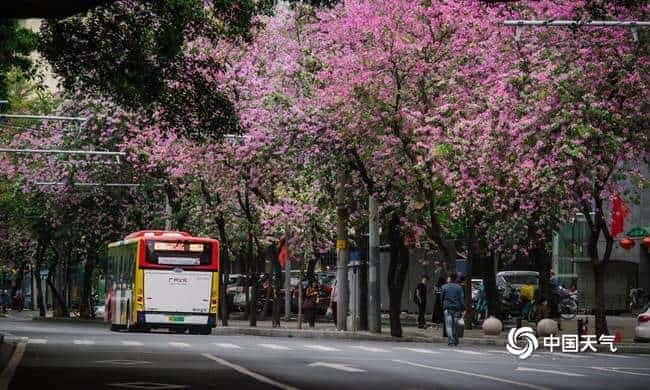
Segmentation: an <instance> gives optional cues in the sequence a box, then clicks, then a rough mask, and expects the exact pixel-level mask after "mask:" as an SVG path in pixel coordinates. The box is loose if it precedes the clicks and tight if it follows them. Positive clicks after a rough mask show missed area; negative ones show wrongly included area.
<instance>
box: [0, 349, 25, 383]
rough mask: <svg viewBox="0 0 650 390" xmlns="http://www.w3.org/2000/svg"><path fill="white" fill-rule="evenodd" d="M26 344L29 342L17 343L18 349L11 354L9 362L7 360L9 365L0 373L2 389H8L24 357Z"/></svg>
mask: <svg viewBox="0 0 650 390" xmlns="http://www.w3.org/2000/svg"><path fill="white" fill-rule="evenodd" d="M26 345H27V343H18V344H16V349H14V353H13V355H11V358H10V359H9V362H7V366H6V367H5V369H4V370H2V374H0V390H7V388H9V383H10V382H11V379H12V378H13V377H14V373H15V372H16V368H17V367H18V365H19V364H20V361H21V360H22V358H23V354H24V353H25V346H26Z"/></svg>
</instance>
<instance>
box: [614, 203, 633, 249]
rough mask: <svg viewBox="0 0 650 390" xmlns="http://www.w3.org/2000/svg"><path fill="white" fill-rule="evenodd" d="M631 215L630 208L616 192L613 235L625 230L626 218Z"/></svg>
mask: <svg viewBox="0 0 650 390" xmlns="http://www.w3.org/2000/svg"><path fill="white" fill-rule="evenodd" d="M628 215H630V210H629V209H628V208H627V207H626V206H625V203H623V199H621V197H620V196H619V195H618V194H616V195H615V196H614V199H613V200H612V237H613V238H616V236H617V235H618V234H619V233H621V232H623V229H624V227H623V226H624V224H625V218H627V216H628Z"/></svg>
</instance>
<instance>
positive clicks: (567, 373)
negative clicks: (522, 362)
mask: <svg viewBox="0 0 650 390" xmlns="http://www.w3.org/2000/svg"><path fill="white" fill-rule="evenodd" d="M516 371H532V372H541V373H544V374H553V375H564V376H586V375H583V374H576V373H573V372H566V371H555V370H542V369H539V368H531V367H517V370H516Z"/></svg>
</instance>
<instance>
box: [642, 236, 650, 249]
mask: <svg viewBox="0 0 650 390" xmlns="http://www.w3.org/2000/svg"><path fill="white" fill-rule="evenodd" d="M641 245H643V246H644V247H646V249H647V250H648V252H650V236H648V237H646V238H644V239H643V240H641Z"/></svg>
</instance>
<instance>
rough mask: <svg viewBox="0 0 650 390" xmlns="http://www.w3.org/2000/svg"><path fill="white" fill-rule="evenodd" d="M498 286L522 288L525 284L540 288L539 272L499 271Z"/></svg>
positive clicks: (500, 287) (499, 287) (500, 288)
mask: <svg viewBox="0 0 650 390" xmlns="http://www.w3.org/2000/svg"><path fill="white" fill-rule="evenodd" d="M496 283H497V288H498V289H499V290H502V289H505V287H506V286H507V285H510V286H511V287H512V288H515V289H520V288H521V287H522V286H524V285H532V286H533V287H534V288H535V290H537V289H538V288H539V272H535V271H501V272H499V273H497V280H496Z"/></svg>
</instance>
